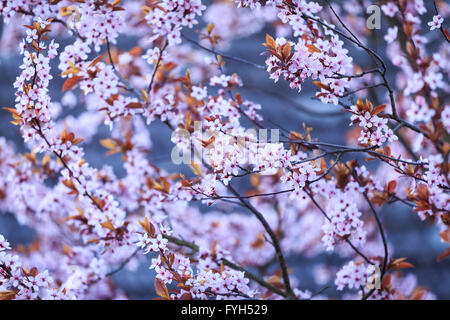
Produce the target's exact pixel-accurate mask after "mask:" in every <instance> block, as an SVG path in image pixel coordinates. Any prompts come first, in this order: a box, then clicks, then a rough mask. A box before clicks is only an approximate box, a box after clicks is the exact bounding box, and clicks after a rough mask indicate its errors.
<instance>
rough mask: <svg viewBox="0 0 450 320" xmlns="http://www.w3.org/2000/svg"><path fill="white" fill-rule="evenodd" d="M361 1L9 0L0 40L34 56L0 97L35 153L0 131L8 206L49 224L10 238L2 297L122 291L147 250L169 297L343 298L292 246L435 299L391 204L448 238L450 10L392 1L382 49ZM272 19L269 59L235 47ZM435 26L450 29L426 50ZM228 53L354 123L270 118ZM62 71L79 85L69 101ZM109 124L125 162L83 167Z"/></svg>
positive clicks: (0, 244)
mask: <svg viewBox="0 0 450 320" xmlns="http://www.w3.org/2000/svg"><path fill="white" fill-rule="evenodd" d="M348 3H349V4H345V5H344V4H340V3H337V2H332V1H321V2H319V1H318V2H316V1H306V0H288V1H281V0H271V1H266V0H264V1H262V0H246V1H242V0H239V1H238V0H233V1H201V0H177V1H171V0H156V1H155V0H146V1H140V0H129V1H120V0H115V1H109V0H102V1H93V0H92V1H91V0H85V1H81V2H80V1H70V0H62V1H52V2H41V1H34V0H24V1H20V2H17V1H10V0H7V1H3V2H2V3H1V4H0V13H1V15H2V17H3V19H4V22H5V24H6V26H5V32H4V34H3V36H2V37H3V39H2V44H1V45H0V50H1V51H5V52H10V51H11V50H12V48H14V47H19V50H20V54H21V55H22V57H23V63H22V64H21V65H20V66H18V68H19V70H20V74H19V76H18V77H17V78H16V81H15V82H14V90H15V104H14V105H13V106H7V107H5V109H6V110H7V111H8V112H9V114H10V115H11V116H12V118H13V119H12V121H11V122H12V125H16V126H18V127H19V129H20V134H21V136H22V139H23V141H24V143H25V145H26V148H27V151H26V152H25V153H24V154H18V153H17V152H16V151H15V148H14V146H13V145H12V144H11V143H10V142H8V141H7V140H6V139H4V138H3V137H1V138H0V209H1V211H8V212H11V213H12V214H13V215H14V216H15V218H16V219H17V220H18V221H19V222H20V223H21V224H25V225H28V226H29V227H31V228H33V229H34V230H35V231H36V237H35V240H34V242H33V243H32V244H30V245H29V246H27V247H25V248H22V249H19V248H11V245H10V244H9V242H8V241H7V240H6V239H5V237H4V236H3V235H0V291H1V292H0V299H90V298H96V299H99V298H100V299H107V298H108V299H109V298H114V299H119V298H123V297H126V293H125V292H123V291H122V290H121V289H120V288H118V287H117V286H116V285H115V283H114V279H113V276H114V275H116V274H117V273H119V272H120V271H121V270H123V269H125V268H126V269H129V270H131V271H134V270H135V268H136V267H137V265H138V264H139V263H140V262H141V261H142V259H143V256H144V255H151V256H152V262H151V265H150V269H151V271H149V275H148V276H149V277H151V276H153V277H154V278H155V282H154V283H155V291H156V295H157V296H158V299H165V300H179V299H294V300H296V299H317V298H320V299H324V298H333V296H328V294H327V290H326V289H324V290H321V291H320V293H319V294H313V293H312V291H311V288H309V289H308V288H305V287H302V283H301V279H299V277H298V275H297V274H296V273H295V272H294V271H293V270H294V269H293V268H294V267H295V265H294V262H295V261H294V259H291V258H292V257H295V256H305V257H314V256H319V255H328V254H330V253H331V252H333V253H334V254H336V255H338V256H340V257H342V258H344V259H346V260H347V262H346V263H345V264H342V265H339V266H336V265H329V266H326V268H321V267H320V266H315V267H314V270H312V271H313V272H316V273H321V274H322V275H323V276H324V277H326V278H330V279H331V278H332V277H334V283H335V286H336V289H337V290H338V291H342V290H344V289H346V290H347V289H348V292H347V293H346V294H344V295H343V296H342V297H344V298H350V299H429V298H433V297H434V295H433V293H432V292H430V291H428V290H426V289H425V288H424V287H421V286H418V285H417V284H416V278H415V276H414V275H413V274H412V273H409V274H408V275H405V271H406V270H404V269H411V268H413V267H414V266H413V264H411V263H410V262H409V261H408V259H407V257H397V256H395V251H394V249H395V248H393V244H392V243H391V242H390V232H389V228H386V225H385V223H384V222H383V214H382V212H383V210H385V209H386V208H390V206H391V205H392V204H394V203H395V204H399V205H401V206H402V208H403V209H404V210H409V211H413V212H415V213H417V215H418V216H419V218H420V219H422V220H427V221H431V222H433V223H434V224H435V225H437V226H438V228H439V234H436V237H439V238H440V239H441V240H442V242H444V243H447V245H448V243H450V231H449V226H450V194H449V190H450V172H449V165H448V159H449V154H450V144H449V139H448V137H449V134H450V106H449V104H448V90H449V86H448V83H447V82H448V81H446V80H448V79H446V78H445V75H448V73H449V72H448V71H449V68H450V65H449V64H448V63H446V61H447V60H448V59H447V58H448V56H449V55H450V51H449V47H448V39H449V38H448V32H447V30H446V29H445V26H444V24H443V22H444V18H445V17H446V16H447V15H448V13H449V12H450V8H449V6H448V5H447V4H445V3H444V2H437V3H435V6H434V8H433V9H434V11H435V13H436V14H435V15H434V16H433V17H432V21H431V22H429V23H428V24H427V22H428V21H427V20H426V19H425V17H424V15H425V14H426V12H427V8H426V6H425V4H424V2H423V1H420V0H415V1H406V0H390V1H384V2H383V4H382V6H381V10H382V11H383V13H384V15H385V19H384V20H386V22H388V23H389V25H390V28H389V29H388V31H387V33H386V36H385V37H384V39H383V40H384V42H383V46H384V47H385V48H386V53H385V54H382V53H381V52H382V51H381V50H376V49H374V48H372V47H371V45H370V44H369V43H370V39H369V38H370V37H371V34H370V30H368V29H363V28H361V27H360V26H361V25H362V24H364V25H365V19H366V17H365V15H364V14H365V7H364V1H353V0H352V1H349V2H348ZM225 13H226V14H225ZM19 21H20V23H19ZM24 21H25V23H23V22H24ZM203 22H205V23H203ZM24 24H25V25H24ZM268 25H270V26H271V27H273V29H272V30H274V33H272V34H271V35H269V34H267V35H265V37H261V44H262V45H261V48H260V51H261V52H262V53H263V54H264V55H265V56H266V60H265V65H260V64H258V63H257V62H253V60H250V59H244V58H242V57H238V56H234V55H232V54H230V53H228V52H227V50H228V48H229V47H230V44H231V43H232V41H233V40H234V39H237V38H239V37H242V36H244V34H243V33H242V30H243V29H245V36H250V35H254V36H255V37H260V36H261V34H260V31H261V30H262V29H263V28H264V27H265V26H268ZM430 29H431V30H430ZM434 29H439V30H440V31H441V33H442V34H443V35H444V37H442V35H441V36H440V37H439V40H440V41H442V43H440V44H438V45H437V46H438V47H437V48H436V46H435V47H433V48H430V47H428V46H427V41H428V40H427V38H428V37H433V36H434V35H433V32H435V31H434ZM191 30H194V31H196V32H197V33H198V35H199V37H198V40H197V39H194V38H193V36H191V35H189V34H190V32H191ZM130 35H132V36H133V37H131V38H130V37H127V36H130ZM122 38H127V39H132V41H135V43H134V45H135V46H134V47H132V48H131V49H130V48H128V49H124V48H125V47H124V46H122V43H121V41H120V40H121V39H122ZM59 39H64V42H62V41H59ZM383 40H382V41H383ZM58 42H59V43H58ZM61 43H66V45H65V46H64V47H63V46H62V45H61ZM355 49H356V50H361V51H362V52H364V54H365V55H367V57H368V58H370V59H371V61H372V64H373V65H360V64H359V53H358V52H356V53H355ZM8 50H9V51H8ZM431 50H433V51H431ZM254 61H257V60H256V57H255V60H254ZM228 62H233V63H235V64H242V65H243V66H244V65H245V66H248V67H251V68H253V69H254V72H257V73H258V76H264V77H268V78H270V79H272V80H273V81H274V82H278V81H280V82H282V81H284V82H286V83H287V84H288V85H289V87H290V88H291V89H295V90H293V94H297V95H302V96H304V95H309V93H308V89H307V88H308V85H309V84H312V85H313V86H314V87H315V88H317V89H316V90H317V91H316V92H315V93H313V95H312V96H313V99H315V100H317V101H319V102H320V103H321V104H327V105H329V106H334V107H335V108H336V112H335V113H338V114H342V116H343V117H346V116H348V123H349V125H350V126H351V127H352V128H351V129H350V130H348V134H347V136H346V138H344V139H341V140H342V141H343V142H341V144H336V143H330V142H327V141H320V140H319V139H317V137H316V131H314V130H313V128H312V127H310V126H309V125H307V124H306V123H303V125H302V126H301V127H300V128H289V129H288V128H283V127H281V126H280V129H281V133H280V130H279V129H277V130H275V129H274V128H270V127H268V126H267V125H266V122H267V121H266V120H267V119H265V117H264V116H263V115H264V113H263V111H264V110H265V108H267V107H268V106H267V105H265V104H266V102H265V101H264V100H261V101H251V100H249V99H245V95H246V94H245V90H244V89H245V88H246V87H245V86H246V83H245V80H243V78H241V75H240V74H238V73H229V72H228V65H227V63H228ZM53 65H55V66H57V69H58V70H59V71H58V74H57V73H56V72H54V71H53V70H52V67H51V66H53ZM54 78H61V79H63V80H64V84H63V86H62V88H59V89H61V91H62V93H63V97H62V99H61V100H60V101H56V100H55V98H54V97H53V94H52V92H53V91H54V89H55V87H56V85H55V84H54V81H52V80H53V79H54ZM305 88H306V90H305ZM262 91H263V92H264V90H262ZM281 98H285V97H281ZM285 101H287V103H286V104H287V105H288V106H290V105H291V102H292V101H290V100H289V99H286V100H285ZM63 108H64V109H67V110H71V109H73V110H75V108H77V110H78V109H80V111H81V112H79V113H77V115H76V116H74V115H72V114H70V112H62V109H63ZM293 108H294V107H293ZM298 111H299V112H304V111H305V109H304V108H303V106H302V107H299V108H298ZM328 114H331V113H327V112H316V111H314V112H310V113H309V115H311V116H317V115H319V116H321V117H324V116H327V115H328ZM157 123H162V124H164V126H166V127H167V128H168V129H169V132H170V133H171V137H170V139H171V142H172V143H173V146H174V149H173V151H172V154H171V155H170V156H171V159H172V161H173V162H175V163H176V164H180V165H181V164H185V165H186V166H185V167H189V168H190V169H191V171H192V173H189V174H188V173H186V171H185V170H184V169H186V168H183V169H181V168H180V169H179V170H178V171H175V172H170V171H168V170H165V169H163V168H161V167H160V166H157V165H155V164H154V163H152V161H151V160H150V158H149V154H150V153H152V151H153V150H156V151H157V149H156V147H154V146H153V145H152V139H151V137H150V136H149V131H148V128H153V127H155V126H156V125H157ZM281 125H283V126H285V125H287V123H286V124H284V123H282V124H281ZM103 127H106V128H107V129H109V133H108V136H107V137H104V138H103V139H100V141H99V143H100V144H101V146H102V147H103V148H104V149H106V150H107V153H106V156H109V155H113V154H116V157H117V158H120V164H119V165H118V166H116V167H114V168H113V167H111V166H110V165H103V166H102V167H99V168H96V167H95V166H93V165H91V164H90V163H89V162H88V160H87V159H88V158H90V155H89V152H88V151H87V150H90V149H89V148H87V146H88V144H89V143H90V142H91V141H93V140H95V139H96V137H97V136H96V134H97V133H98V132H100V131H102V129H103ZM268 129H270V130H271V141H270V142H269V141H268V139H267V132H268ZM103 131H104V130H103ZM317 136H318V135H317ZM280 137H281V139H280ZM186 155H187V158H186V157H185V156H186ZM369 163H370V164H369ZM373 164H376V165H373ZM118 169H120V170H121V172H123V174H118V173H117V170H118ZM182 170H183V171H182ZM243 186H245V187H243ZM244 189H245V190H244ZM186 239H189V240H186ZM449 255H450V254H449V249H448V248H447V250H445V251H444V252H443V253H442V254H441V255H440V256H439V257H437V258H438V260H444V259H445V258H447V257H448V256H449ZM43 270H45V271H43ZM155 298H156V297H155Z"/></svg>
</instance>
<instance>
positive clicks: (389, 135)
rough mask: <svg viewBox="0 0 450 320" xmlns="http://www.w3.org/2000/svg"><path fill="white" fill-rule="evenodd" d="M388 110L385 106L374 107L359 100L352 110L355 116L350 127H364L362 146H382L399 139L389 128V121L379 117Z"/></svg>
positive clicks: (360, 140)
mask: <svg viewBox="0 0 450 320" xmlns="http://www.w3.org/2000/svg"><path fill="white" fill-rule="evenodd" d="M385 108H386V106H385V105H381V106H378V107H376V108H374V107H373V105H372V103H371V102H370V101H366V103H364V102H363V101H362V100H360V99H358V101H357V103H356V105H354V106H352V107H351V108H350V112H351V113H352V114H353V115H352V117H351V118H350V120H351V121H352V122H351V123H350V125H353V124H358V125H359V126H360V127H362V130H361V136H360V137H359V138H358V142H359V143H360V144H362V145H369V146H381V145H383V144H384V143H385V142H392V141H395V140H397V139H398V137H397V136H396V135H395V134H394V132H393V131H392V130H391V129H390V128H389V127H388V119H387V118H386V117H383V116H382V115H379V114H380V113H381V112H383V110H384V109H385Z"/></svg>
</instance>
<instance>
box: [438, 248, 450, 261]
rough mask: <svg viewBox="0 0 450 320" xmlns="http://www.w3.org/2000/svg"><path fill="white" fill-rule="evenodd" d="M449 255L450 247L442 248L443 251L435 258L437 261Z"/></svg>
mask: <svg viewBox="0 0 450 320" xmlns="http://www.w3.org/2000/svg"><path fill="white" fill-rule="evenodd" d="M448 257H450V248H447V249H445V250H444V252H442V253H441V254H440V255H439V257H438V258H437V260H436V261H437V262H441V261H442V260H444V259H446V258H448Z"/></svg>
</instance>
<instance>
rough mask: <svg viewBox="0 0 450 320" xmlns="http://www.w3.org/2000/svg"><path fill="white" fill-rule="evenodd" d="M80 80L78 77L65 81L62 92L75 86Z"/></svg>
mask: <svg viewBox="0 0 450 320" xmlns="http://www.w3.org/2000/svg"><path fill="white" fill-rule="evenodd" d="M80 79H82V77H79V76H73V77H71V78H68V79H67V80H66V82H64V85H63V88H62V92H64V91H66V90H68V89H70V88H72V87H73V86H74V85H76V84H77V83H78V81H79V80H80Z"/></svg>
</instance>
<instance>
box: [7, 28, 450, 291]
mask: <svg viewBox="0 0 450 320" xmlns="http://www.w3.org/2000/svg"><path fill="white" fill-rule="evenodd" d="M200 27H201V25H200ZM2 29H3V27H2ZM373 32H374V33H375V35H374V36H373V37H372V39H375V40H374V41H375V42H374V43H373V46H372V47H374V48H376V47H377V46H376V44H377V43H376V42H377V39H379V40H380V41H383V36H384V33H383V30H373ZM266 33H271V34H273V33H274V31H273V29H272V28H265V29H263V30H261V31H260V32H258V33H256V34H254V35H252V36H250V37H248V38H245V39H238V40H235V41H233V43H232V45H231V47H230V48H229V49H228V50H227V53H228V54H230V55H233V56H237V57H242V58H245V59H247V60H249V61H252V62H255V63H258V64H264V56H261V55H260V54H261V52H263V51H264V48H263V46H262V45H261V44H262V43H263V42H264V39H265V34H266ZM186 35H187V36H188V37H190V38H193V39H197V37H198V36H197V34H196V33H195V32H192V31H190V32H186ZM59 42H60V43H61V47H60V50H61V48H62V47H63V46H64V44H65V43H66V44H67V43H70V42H67V41H59ZM135 45H136V39H133V38H120V41H119V44H118V47H120V49H123V50H125V49H131V48H132V47H134V46H135ZM347 48H349V49H350V48H352V46H351V45H349V44H347ZM351 52H352V56H353V57H358V58H357V59H358V63H359V65H370V64H371V61H370V60H369V59H367V55H365V54H364V53H363V52H361V51H358V50H356V49H354V48H352V49H351ZM383 54H384V53H382V55H383ZM366 60H367V61H366ZM21 63H22V61H21V58H20V57H19V56H18V55H9V56H7V57H4V56H2V57H0V75H1V78H0V107H13V106H14V98H15V97H14V88H13V82H14V80H15V77H16V76H17V75H18V74H19V69H18V66H20V65H21ZM53 67H54V68H53V75H54V79H53V80H52V81H51V83H50V87H51V92H50V95H51V96H52V98H53V100H54V101H59V100H60V99H61V97H62V94H61V89H60V88H61V87H62V83H63V82H62V81H61V79H59V77H56V75H57V74H58V71H57V68H56V65H54V66H53ZM225 68H226V72H227V73H228V74H231V73H233V72H236V73H238V74H239V75H240V76H241V77H242V80H243V82H244V87H243V88H242V90H240V92H241V95H242V97H243V98H244V99H248V100H251V101H254V102H255V103H259V104H261V105H262V107H263V108H262V110H261V114H262V115H263V117H264V124H265V126H266V127H267V128H276V127H277V126H278V125H279V126H281V127H283V128H286V129H288V130H298V131H300V128H301V126H302V123H303V122H305V123H306V124H307V125H308V126H309V127H313V132H312V135H313V136H314V137H315V138H318V139H319V140H320V141H322V142H329V143H338V144H344V143H345V135H346V132H347V130H348V123H349V116H348V114H347V113H346V112H344V111H342V108H340V107H337V106H329V105H324V104H322V103H320V102H318V101H316V100H313V99H311V97H313V96H314V91H315V90H313V88H312V85H311V84H310V83H309V82H308V83H305V85H304V86H303V89H302V91H301V93H298V92H297V91H296V90H292V89H290V88H289V87H288V85H287V84H286V83H285V82H284V81H282V80H280V81H279V82H278V83H276V84H274V82H273V81H272V80H270V79H269V76H268V73H267V72H266V71H265V70H263V69H257V68H254V67H252V66H250V65H246V64H242V63H236V62H233V61H227V64H226V66H225ZM381 92H382V91H380V94H381ZM380 96H381V95H380ZM381 97H382V96H381ZM82 110H83V106H81V105H80V106H77V108H75V109H71V110H70V111H69V112H70V113H72V114H79V113H81V111H82ZM65 112H66V111H64V113H63V114H67V113H65ZM10 118H11V116H10V113H9V112H7V111H5V110H0V136H4V137H6V138H7V139H8V140H10V141H13V142H14V143H15V145H16V150H17V151H19V152H21V151H24V150H25V149H24V145H23V143H22V139H21V137H20V133H19V131H18V127H17V126H14V125H12V124H10V122H9V121H10V120H11V119H10ZM149 134H150V135H151V137H152V143H153V152H152V154H151V155H150V156H149V158H150V160H151V161H152V162H153V163H155V164H156V165H157V166H159V167H162V168H164V169H166V170H167V171H169V172H174V173H175V172H184V171H185V170H186V168H184V167H181V166H176V165H174V164H173V163H172V162H171V160H170V151H171V149H172V147H173V145H172V143H171V142H170V132H169V130H168V129H167V128H166V127H165V126H164V125H162V124H161V123H159V122H154V123H152V124H151V126H150V128H149ZM108 135H109V129H108V128H107V127H106V126H102V127H101V130H99V132H98V133H97V135H96V136H95V137H94V139H93V140H92V142H91V143H89V144H83V147H84V148H85V151H86V158H87V161H88V162H89V163H90V164H91V165H92V166H94V167H97V168H99V167H101V166H102V165H104V164H105V163H107V164H110V165H111V166H113V167H114V169H115V172H116V174H118V175H120V174H121V173H123V172H122V168H121V165H120V163H121V157H120V155H115V156H111V157H105V155H104V154H105V149H104V148H103V147H102V146H101V145H100V144H99V142H98V141H99V140H100V139H102V138H105V137H107V136H108ZM245 187H246V186H245V182H244V183H243V184H242V185H241V186H240V188H241V189H242V190H244V189H245ZM381 218H382V221H383V223H384V226H385V228H386V233H387V235H388V241H389V242H390V243H391V244H392V247H393V248H394V254H395V257H408V261H409V262H411V263H412V264H414V266H415V268H414V269H411V271H408V270H407V271H405V272H406V273H408V272H413V273H414V274H415V275H416V276H417V277H418V282H419V284H420V285H422V286H425V287H427V288H428V289H430V290H431V291H432V292H433V293H434V294H436V296H437V298H439V299H450V259H447V260H444V261H442V262H440V263H437V262H436V258H437V257H438V256H439V254H440V253H441V252H442V251H443V250H444V249H445V248H446V246H445V245H444V244H442V243H441V241H440V239H439V232H438V230H437V228H436V227H434V226H431V225H428V224H427V223H426V222H421V221H420V219H419V218H418V216H417V214H415V213H414V212H412V211H410V210H409V208H408V207H406V206H402V205H397V204H394V205H386V206H384V210H383V211H382V212H381ZM318 228H320V226H318ZM0 234H3V235H5V237H6V238H7V239H8V240H10V242H11V244H12V245H13V246H17V245H19V244H23V245H27V244H29V243H30V242H31V241H32V240H33V231H32V230H31V229H29V228H27V227H24V226H21V225H19V224H18V223H17V221H16V220H15V219H14V217H13V216H12V215H11V214H10V213H8V212H3V213H1V212H0ZM150 258H151V257H150V256H147V257H146V260H144V261H143V262H142V264H141V265H140V267H139V269H138V271H137V272H129V271H127V270H122V271H121V272H119V273H117V274H116V275H115V276H114V278H115V281H116V284H117V285H118V286H119V287H121V288H122V289H123V290H124V291H125V292H126V293H127V294H128V295H129V296H130V297H131V298H135V299H145V298H152V297H154V289H153V288H154V278H153V274H154V272H153V271H151V270H148V265H149V261H150ZM317 263H324V264H332V265H334V266H336V267H337V268H339V267H341V266H342V264H343V263H344V260H340V259H339V258H337V257H336V256H335V255H333V254H324V255H320V256H318V257H316V258H314V259H307V258H303V257H290V258H289V259H288V264H289V266H290V268H292V269H293V270H294V271H295V274H296V275H297V277H298V278H299V279H300V286H299V287H300V288H302V289H308V290H311V291H312V292H313V293H314V292H317V291H319V290H320V289H322V288H323V287H325V286H330V288H329V289H327V290H326V291H325V292H324V294H326V295H329V296H331V297H338V296H339V294H340V293H338V292H336V291H335V290H334V284H333V281H334V279H330V280H329V281H328V282H327V283H325V284H322V285H320V286H319V285H317V284H316V283H315V281H314V280H313V275H312V272H311V270H312V266H313V265H316V264H317Z"/></svg>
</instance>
